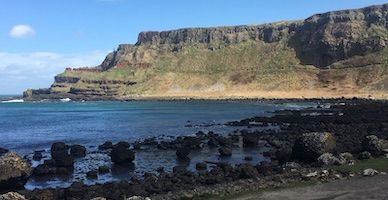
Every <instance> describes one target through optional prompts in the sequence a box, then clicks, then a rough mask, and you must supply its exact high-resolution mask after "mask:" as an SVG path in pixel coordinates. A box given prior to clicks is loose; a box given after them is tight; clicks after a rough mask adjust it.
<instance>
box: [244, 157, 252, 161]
mask: <svg viewBox="0 0 388 200" xmlns="http://www.w3.org/2000/svg"><path fill="white" fill-rule="evenodd" d="M244 160H245V161H252V160H253V158H252V156H245V157H244Z"/></svg>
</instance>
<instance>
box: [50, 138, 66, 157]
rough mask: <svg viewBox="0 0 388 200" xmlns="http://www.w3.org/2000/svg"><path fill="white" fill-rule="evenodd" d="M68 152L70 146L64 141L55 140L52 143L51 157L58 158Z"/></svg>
mask: <svg viewBox="0 0 388 200" xmlns="http://www.w3.org/2000/svg"><path fill="white" fill-rule="evenodd" d="M67 154H68V146H67V145H66V144H65V143H63V142H55V143H53V144H52V145H51V158H53V159H54V160H57V159H58V158H60V157H63V156H64V155H67Z"/></svg>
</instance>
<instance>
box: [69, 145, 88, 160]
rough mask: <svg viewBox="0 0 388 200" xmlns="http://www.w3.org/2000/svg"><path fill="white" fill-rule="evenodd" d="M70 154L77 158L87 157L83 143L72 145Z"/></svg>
mask: <svg viewBox="0 0 388 200" xmlns="http://www.w3.org/2000/svg"><path fill="white" fill-rule="evenodd" d="M70 155H71V156H73V157H75V158H80V157H85V156H86V148H85V147H84V146H82V145H78V144H77V145H73V146H71V147H70Z"/></svg>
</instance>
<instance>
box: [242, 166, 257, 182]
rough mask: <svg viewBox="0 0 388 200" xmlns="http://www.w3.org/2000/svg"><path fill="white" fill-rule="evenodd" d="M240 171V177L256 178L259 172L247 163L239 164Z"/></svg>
mask: <svg viewBox="0 0 388 200" xmlns="http://www.w3.org/2000/svg"><path fill="white" fill-rule="evenodd" d="M239 168H240V170H241V172H240V178H249V179H251V178H257V177H259V172H258V171H257V169H256V168H255V167H253V166H252V165H249V164H242V165H240V166H239Z"/></svg>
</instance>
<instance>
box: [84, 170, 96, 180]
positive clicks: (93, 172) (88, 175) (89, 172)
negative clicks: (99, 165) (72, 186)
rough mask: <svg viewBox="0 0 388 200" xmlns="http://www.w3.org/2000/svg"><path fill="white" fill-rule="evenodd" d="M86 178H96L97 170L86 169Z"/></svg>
mask: <svg viewBox="0 0 388 200" xmlns="http://www.w3.org/2000/svg"><path fill="white" fill-rule="evenodd" d="M86 178H88V179H97V178H98V175H97V171H95V170H93V171H88V172H87V173H86Z"/></svg>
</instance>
